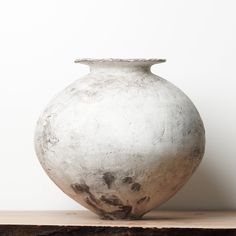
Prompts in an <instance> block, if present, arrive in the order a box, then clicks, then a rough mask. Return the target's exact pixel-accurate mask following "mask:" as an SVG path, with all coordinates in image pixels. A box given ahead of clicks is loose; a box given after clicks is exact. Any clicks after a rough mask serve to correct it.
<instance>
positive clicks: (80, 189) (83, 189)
mask: <svg viewBox="0 0 236 236" xmlns="http://www.w3.org/2000/svg"><path fill="white" fill-rule="evenodd" d="M71 188H72V189H73V190H74V192H75V193H77V194H81V193H85V194H87V196H88V198H89V199H90V200H91V201H92V202H94V203H96V204H98V203H99V201H98V199H97V198H96V197H95V196H94V195H93V194H92V193H91V192H90V190H89V186H88V185H87V184H78V183H76V184H71Z"/></svg>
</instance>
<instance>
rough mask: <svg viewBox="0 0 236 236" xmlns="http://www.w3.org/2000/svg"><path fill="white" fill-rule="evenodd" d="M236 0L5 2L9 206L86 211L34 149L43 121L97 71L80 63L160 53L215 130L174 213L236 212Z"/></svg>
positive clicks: (4, 133) (2, 154)
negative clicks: (60, 95) (62, 94)
mask: <svg viewBox="0 0 236 236" xmlns="http://www.w3.org/2000/svg"><path fill="white" fill-rule="evenodd" d="M235 12H236V2H235V1H234V0H231V1H230V0H228V1H223V0H221V1H220V0H218V1H217V0H208V1H207V0H195V1H189V0H178V1H174V0H172V1H171V0H163V1H158V0H140V1H139V0H99V1H97V0H94V1H92V0H86V1H83V0H81V1H79V0H70V1H68V0H67V1H66V0H40V1H34V0H21V1H18V0H8V1H4V0H1V1H0V88H1V92H0V111H1V113H0V114H1V115H0V143H1V146H0V189H1V194H0V210H50V209H54V210H55V209H56V210H60V209H82V207H81V206H80V205H79V204H77V203H75V202H74V201H72V200H71V199H69V197H67V196H66V195H65V194H64V193H62V192H61V191H60V190H59V189H58V188H57V187H56V186H55V185H54V184H53V183H52V182H51V180H50V179H49V178H48V177H47V175H46V174H45V173H44V171H43V169H42V168H41V166H40V164H39V162H38V160H37V158H36V156H35V152H34V146H33V136H34V128H35V124H36V121H37V119H38V116H39V115H40V113H41V112H42V111H43V109H44V107H45V106H46V104H47V103H48V101H49V100H50V99H51V98H52V97H53V96H54V94H55V93H57V92H58V91H60V90H62V89H63V88H64V87H65V86H67V85H68V84H69V83H71V82H73V81H74V80H75V79H77V78H79V77H80V76H82V75H84V74H85V73H87V72H88V68H87V67H86V66H84V65H78V64H74V63H73V61H74V59H76V58H80V57H94V58H102V57H115V58H119V57H121V58H129V57H130V58H133V57H147V58H149V57H151V58H152V57H154V58H155V57H157V58H166V59H167V62H166V63H164V64H160V65H156V66H154V67H153V68H152V70H153V72H155V73H156V74H158V75H159V76H161V77H164V78H165V79H167V80H169V81H171V82H172V83H174V84H175V85H177V86H178V87H180V88H181V89H182V90H183V91H184V92H185V93H186V94H187V95H188V96H189V97H190V98H191V99H192V101H193V102H194V103H195V105H196V107H197V108H198V110H199V112H200V114H201V116H202V118H203V121H204V123H205V128H206V138H207V146H206V152H205V156H204V160H203V162H202V163H201V165H200V166H199V169H198V170H197V171H196V172H195V174H194V175H193V177H192V178H191V180H190V181H189V182H188V183H187V185H186V186H185V187H184V188H183V189H182V190H181V191H180V192H179V193H178V194H177V195H176V196H175V197H173V198H172V199H171V200H169V201H168V202H167V203H165V204H164V205H163V206H162V208H164V209H182V210H185V209H189V210H190V209H236V186H235V179H236V105H235V102H236V14H235Z"/></svg>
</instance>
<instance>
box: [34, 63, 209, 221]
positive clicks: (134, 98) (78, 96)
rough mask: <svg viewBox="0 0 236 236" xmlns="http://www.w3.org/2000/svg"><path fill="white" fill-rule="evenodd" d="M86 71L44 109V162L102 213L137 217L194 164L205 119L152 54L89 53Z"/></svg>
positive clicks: (67, 188) (39, 143) (40, 126)
mask: <svg viewBox="0 0 236 236" xmlns="http://www.w3.org/2000/svg"><path fill="white" fill-rule="evenodd" d="M77 62H81V63H84V64H88V65H89V66H90V73H89V74H88V75H86V76H84V77H82V78H80V79H78V80H77V81H75V82H74V83H72V84H71V85H70V86H68V87H67V88H66V89H65V90H63V91H62V92H60V93H59V94H58V95H57V96H56V97H55V98H54V99H53V100H52V101H51V102H50V104H49V105H48V106H47V108H46V109H45V111H44V112H43V114H42V115H41V117H40V119H39V121H38V123H37V127H36V132H35V148H36V153H37V156H38V158H39V160H40V163H41V165H42V166H43V168H44V169H45V171H46V172H47V174H48V175H49V177H50V178H51V179H52V180H53V181H54V182H55V183H56V185H57V186H58V187H59V188H61V190H62V191H63V192H65V193H66V194H67V195H68V196H70V197H71V198H72V199H74V200H75V201H77V202H78V203H80V204H81V205H83V206H84V207H86V208H88V209H90V210H91V211H93V212H95V213H96V214H98V215H99V216H100V217H102V218H105V219H121V218H122V219H123V218H139V217H141V216H142V215H144V214H145V213H146V212H148V211H150V210H151V209H153V208H155V207H157V206H159V205H160V204H162V203H163V202H165V201H166V200H168V199H169V198H170V197H171V196H173V195H174V194H175V193H176V192H177V191H178V190H179V189H180V188H181V187H182V186H183V185H184V184H185V183H186V181H187V180H188V179H189V178H190V177H191V175H192V174H193V172H194V170H195V169H196V168H197V166H198V165H199V163H200V161H201V159H202V157H203V153H204V145H205V134H204V126H203V123H202V120H201V118H200V115H199V113H198V111H197V110H196V108H195V106H194V105H193V103H192V102H191V101H190V99H189V98H188V97H187V96H186V95H185V94H184V93H183V92H182V91H181V90H179V89H178V88H177V87H175V86H174V85H173V84H171V83H169V82H168V81H166V80H164V79H162V78H160V77H158V76H157V75H154V74H152V73H151V71H150V67H151V65H152V64H155V63H159V62H163V61H162V60H155V59H149V60H148V59H146V60H145V59H144V60H142V59H137V60H135V59H134V60H132V59H130V60H128V59H127V60H122V59H113V60H112V59H108V60H91V59H81V60H78V61H77Z"/></svg>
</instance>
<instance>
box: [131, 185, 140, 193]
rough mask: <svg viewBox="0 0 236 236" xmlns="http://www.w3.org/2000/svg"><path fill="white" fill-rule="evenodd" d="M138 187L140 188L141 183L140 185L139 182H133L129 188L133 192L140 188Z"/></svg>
mask: <svg viewBox="0 0 236 236" xmlns="http://www.w3.org/2000/svg"><path fill="white" fill-rule="evenodd" d="M140 188H141V185H140V184H139V183H133V184H132V185H131V190H132V191H133V192H138V191H139V190H140Z"/></svg>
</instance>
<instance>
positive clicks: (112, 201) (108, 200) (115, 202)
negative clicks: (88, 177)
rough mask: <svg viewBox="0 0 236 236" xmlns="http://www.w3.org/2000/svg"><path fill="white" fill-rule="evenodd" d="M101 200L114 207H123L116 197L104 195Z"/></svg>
mask: <svg viewBox="0 0 236 236" xmlns="http://www.w3.org/2000/svg"><path fill="white" fill-rule="evenodd" d="M100 200H101V201H103V202H105V203H107V204H109V205H112V206H122V202H121V200H120V199H119V198H118V197H117V196H115V195H110V196H105V195H102V196H101V198H100Z"/></svg>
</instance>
